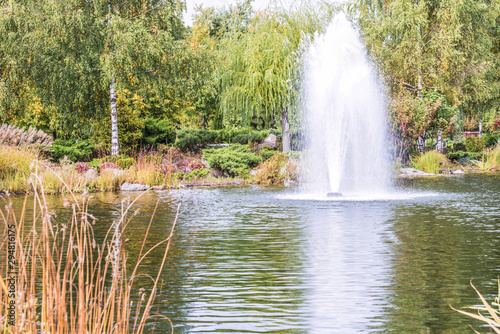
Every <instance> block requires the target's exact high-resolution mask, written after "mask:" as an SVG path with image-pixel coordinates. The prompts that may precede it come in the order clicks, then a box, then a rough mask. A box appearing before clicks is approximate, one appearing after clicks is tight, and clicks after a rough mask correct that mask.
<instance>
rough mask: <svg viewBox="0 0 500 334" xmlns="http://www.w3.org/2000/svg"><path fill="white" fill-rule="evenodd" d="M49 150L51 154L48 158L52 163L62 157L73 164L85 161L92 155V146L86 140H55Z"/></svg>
mask: <svg viewBox="0 0 500 334" xmlns="http://www.w3.org/2000/svg"><path fill="white" fill-rule="evenodd" d="M51 148H52V150H53V152H51V154H50V157H51V158H52V159H53V160H54V161H59V160H60V159H62V158H64V156H67V157H68V159H69V160H71V161H73V162H77V161H86V160H87V159H88V158H89V157H90V156H91V155H92V154H93V153H94V146H93V145H91V144H89V141H88V140H86V139H85V140H78V141H77V140H75V139H73V140H62V139H56V140H55V142H54V144H53V145H52V147H51Z"/></svg>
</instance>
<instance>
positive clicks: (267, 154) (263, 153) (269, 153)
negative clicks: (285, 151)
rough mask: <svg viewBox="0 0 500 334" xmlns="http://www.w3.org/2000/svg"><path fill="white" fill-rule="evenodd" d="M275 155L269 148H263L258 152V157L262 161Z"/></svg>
mask: <svg viewBox="0 0 500 334" xmlns="http://www.w3.org/2000/svg"><path fill="white" fill-rule="evenodd" d="M275 154H276V151H274V150H272V149H270V148H269V146H264V148H263V149H262V150H260V151H259V155H260V156H261V157H262V160H267V159H269V158H271V157H272V156H273V155H275Z"/></svg>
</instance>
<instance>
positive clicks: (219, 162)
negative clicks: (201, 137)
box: [203, 144, 262, 177]
mask: <svg viewBox="0 0 500 334" xmlns="http://www.w3.org/2000/svg"><path fill="white" fill-rule="evenodd" d="M203 156H204V158H205V160H206V161H208V164H209V165H210V167H211V168H214V169H216V170H218V171H220V172H222V173H223V174H224V175H227V176H229V177H236V176H238V175H239V176H245V175H247V174H248V173H249V172H250V169H252V168H254V167H256V166H257V165H258V164H259V163H260V162H261V161H262V157H260V156H258V155H257V154H255V153H253V152H252V151H251V150H250V147H248V145H240V144H232V145H231V146H229V147H224V148H221V149H207V150H204V151H203Z"/></svg>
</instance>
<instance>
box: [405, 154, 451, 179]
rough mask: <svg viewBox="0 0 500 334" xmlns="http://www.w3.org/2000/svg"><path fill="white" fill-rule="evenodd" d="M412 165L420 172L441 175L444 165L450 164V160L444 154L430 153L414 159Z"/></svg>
mask: <svg viewBox="0 0 500 334" xmlns="http://www.w3.org/2000/svg"><path fill="white" fill-rule="evenodd" d="M411 163H412V165H413V167H414V168H416V169H418V170H423V171H424V172H426V173H431V174H439V173H441V169H442V168H443V167H444V165H446V164H447V163H448V159H447V158H446V156H445V155H444V154H441V153H439V152H437V151H429V152H425V153H423V154H421V155H417V156H415V157H413V158H412V159H411Z"/></svg>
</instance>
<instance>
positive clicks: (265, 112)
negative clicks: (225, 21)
mask: <svg viewBox="0 0 500 334" xmlns="http://www.w3.org/2000/svg"><path fill="white" fill-rule="evenodd" d="M328 14H329V15H330V16H331V12H329V13H328ZM330 16H328V15H326V14H325V13H321V12H320V13H317V12H316V13H315V12H313V11H312V10H311V9H310V8H306V7H302V8H299V9H298V10H295V11H290V12H287V11H284V10H279V9H268V10H267V11H266V12H264V13H257V14H256V15H255V16H254V17H253V19H252V22H251V24H250V26H249V27H248V29H247V31H246V32H240V31H235V32H232V33H230V34H227V35H226V38H225V40H224V42H223V43H224V44H225V47H226V49H225V50H224V52H225V60H224V62H223V63H224V64H225V65H226V66H224V67H223V68H222V69H221V71H220V81H221V87H222V94H221V106H220V108H221V110H222V112H223V114H224V122H225V123H226V125H227V126H230V125H232V126H234V125H236V126H248V125H249V124H250V122H251V121H252V120H253V119H255V118H257V119H260V120H261V121H262V122H263V123H264V126H265V127H267V128H268V127H271V126H273V125H276V124H277V123H278V122H279V123H281V129H282V137H283V152H288V151H289V150H290V132H289V122H288V114H289V112H290V110H291V108H292V107H293V106H294V105H295V104H296V103H297V101H298V99H299V87H298V76H299V72H300V66H301V61H300V56H301V51H302V49H303V47H304V46H305V45H307V44H308V42H309V41H310V40H311V39H312V36H313V34H314V33H315V32H317V31H319V30H321V28H322V26H324V24H325V23H326V22H328V21H329V18H330Z"/></svg>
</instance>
